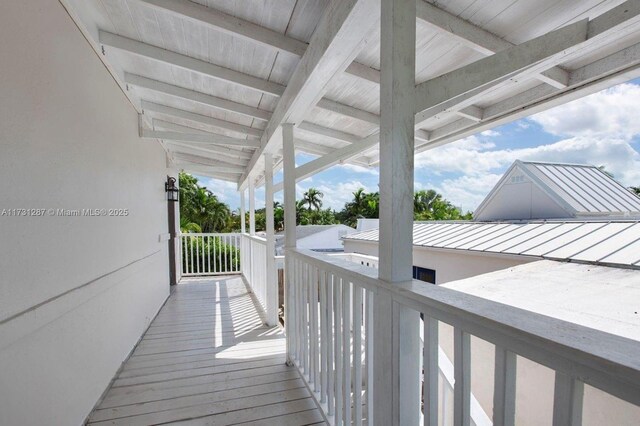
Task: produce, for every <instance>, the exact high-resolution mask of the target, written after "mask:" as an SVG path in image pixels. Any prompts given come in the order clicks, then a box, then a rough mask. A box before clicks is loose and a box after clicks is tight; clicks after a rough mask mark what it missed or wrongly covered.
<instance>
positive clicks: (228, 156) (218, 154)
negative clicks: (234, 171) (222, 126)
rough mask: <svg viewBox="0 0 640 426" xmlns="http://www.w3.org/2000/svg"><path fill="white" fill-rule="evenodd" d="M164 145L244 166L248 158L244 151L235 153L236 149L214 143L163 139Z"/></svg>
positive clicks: (187, 152) (174, 149) (172, 148)
mask: <svg viewBox="0 0 640 426" xmlns="http://www.w3.org/2000/svg"><path fill="white" fill-rule="evenodd" d="M164 143H165V145H167V147H168V148H169V149H171V150H173V151H176V152H183V153H186V154H193V155H200V156H204V157H210V158H212V159H219V160H221V161H224V162H226V163H229V164H232V165H237V166H242V167H246V166H247V163H248V160H249V159H248V158H245V157H244V153H241V155H237V151H233V150H230V149H229V148H226V147H220V146H215V145H207V146H203V145H197V144H196V145H193V144H190V143H188V142H179V141H169V140H167V141H164Z"/></svg>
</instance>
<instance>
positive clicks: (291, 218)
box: [282, 123, 296, 248]
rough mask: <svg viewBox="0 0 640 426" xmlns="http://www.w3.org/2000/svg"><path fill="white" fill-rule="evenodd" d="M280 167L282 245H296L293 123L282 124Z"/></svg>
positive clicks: (288, 246) (287, 246)
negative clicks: (282, 209) (282, 207)
mask: <svg viewBox="0 0 640 426" xmlns="http://www.w3.org/2000/svg"><path fill="white" fill-rule="evenodd" d="M282 151H283V158H282V167H283V189H284V238H285V239H284V247H285V248H295V247H296V153H295V147H294V144H293V124H289V123H285V124H283V125H282Z"/></svg>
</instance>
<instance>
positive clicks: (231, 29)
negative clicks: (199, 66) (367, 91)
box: [140, 0, 380, 83]
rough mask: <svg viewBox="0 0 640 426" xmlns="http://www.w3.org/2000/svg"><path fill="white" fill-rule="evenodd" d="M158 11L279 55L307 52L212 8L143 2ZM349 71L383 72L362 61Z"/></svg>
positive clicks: (376, 78)
mask: <svg viewBox="0 0 640 426" xmlns="http://www.w3.org/2000/svg"><path fill="white" fill-rule="evenodd" d="M140 1H142V2H144V3H146V4H148V5H149V6H153V7H155V8H157V9H158V10H162V11H168V12H172V13H174V14H177V15H179V16H181V17H185V18H188V19H191V20H193V21H195V22H199V23H203V24H206V25H208V26H210V27H211V28H215V29H216V30H218V31H223V32H225V33H228V34H231V35H233V36H236V37H241V38H243V39H245V40H249V41H251V42H254V43H258V44H260V45H262V46H265V47H269V48H272V49H276V50H277V51H279V52H282V53H285V54H290V55H293V56H296V57H302V56H303V55H304V53H305V51H306V50H307V47H308V45H307V43H305V42H303V41H299V40H296V39H294V38H292V37H288V36H286V35H284V34H281V33H279V32H277V31H273V30H271V29H269V28H265V27H262V26H259V25H256V24H254V23H252V22H249V21H246V20H244V19H240V18H238V17H235V16H232V15H229V14H226V13H223V12H221V11H218V10H215V9H213V8H211V7H206V6H202V5H200V4H197V3H193V2H190V1H187V0H140ZM345 72H347V73H349V74H352V75H354V76H356V77H360V78H362V79H365V80H368V81H371V82H373V83H379V82H380V74H379V71H378V70H376V69H373V68H370V67H368V66H366V65H363V64H360V63H358V62H352V63H351V64H350V65H349V66H348V67H347V69H346V70H345Z"/></svg>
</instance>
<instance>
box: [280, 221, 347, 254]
mask: <svg viewBox="0 0 640 426" xmlns="http://www.w3.org/2000/svg"><path fill="white" fill-rule="evenodd" d="M354 232H356V230H355V229H353V228H351V227H349V226H346V225H298V226H296V241H297V247H298V248H303V249H309V250H313V251H319V252H326V253H338V252H342V251H344V244H343V241H342V238H343V237H345V236H347V235H349V234H351V233H354ZM275 237H276V255H278V256H279V255H282V254H284V232H279V233H277V234H276V236H275Z"/></svg>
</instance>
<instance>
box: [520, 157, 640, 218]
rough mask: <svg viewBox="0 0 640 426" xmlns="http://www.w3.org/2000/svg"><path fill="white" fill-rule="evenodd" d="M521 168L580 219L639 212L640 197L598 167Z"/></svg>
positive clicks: (538, 165) (533, 164)
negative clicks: (569, 207) (583, 216)
mask: <svg viewBox="0 0 640 426" xmlns="http://www.w3.org/2000/svg"><path fill="white" fill-rule="evenodd" d="M520 165H521V166H522V168H523V169H524V170H526V171H528V172H530V173H531V174H533V175H534V176H535V177H536V178H538V180H539V181H541V182H542V183H543V184H544V186H545V187H546V188H548V190H549V191H552V192H553V194H554V195H555V196H557V197H560V198H562V200H563V201H565V202H566V203H568V204H569V205H570V206H571V207H572V208H573V209H574V210H575V212H576V214H577V215H578V216H579V215H581V214H598V213H603V214H611V213H614V214H616V213H618V214H620V213H625V212H633V213H637V212H640V197H638V196H637V195H635V194H633V193H632V192H631V191H629V190H628V189H627V188H625V187H624V186H622V185H621V184H620V183H618V181H616V180H615V179H613V178H612V177H611V176H609V175H607V174H606V173H604V172H603V171H602V170H600V169H599V168H597V167H595V166H587V165H580V164H555V163H538V162H525V161H523V162H520Z"/></svg>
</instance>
